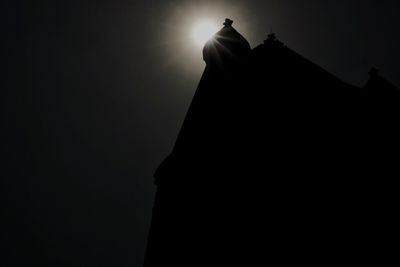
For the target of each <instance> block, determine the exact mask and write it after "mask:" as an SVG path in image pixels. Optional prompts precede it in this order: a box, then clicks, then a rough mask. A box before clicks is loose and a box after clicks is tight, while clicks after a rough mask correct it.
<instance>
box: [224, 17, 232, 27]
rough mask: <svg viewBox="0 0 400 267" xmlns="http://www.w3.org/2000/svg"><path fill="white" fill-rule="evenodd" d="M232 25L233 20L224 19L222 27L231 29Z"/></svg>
mask: <svg viewBox="0 0 400 267" xmlns="http://www.w3.org/2000/svg"><path fill="white" fill-rule="evenodd" d="M232 24H233V20H231V19H228V18H226V19H225V22H224V23H223V25H224V26H225V27H232Z"/></svg>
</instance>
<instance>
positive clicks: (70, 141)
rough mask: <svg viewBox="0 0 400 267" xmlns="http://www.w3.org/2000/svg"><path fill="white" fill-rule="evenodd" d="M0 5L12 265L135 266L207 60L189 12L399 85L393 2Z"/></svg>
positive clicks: (342, 73)
mask: <svg viewBox="0 0 400 267" xmlns="http://www.w3.org/2000/svg"><path fill="white" fill-rule="evenodd" d="M1 5H2V6H4V7H5V8H1V10H2V11H3V12H4V13H5V14H4V15H3V16H2V17H3V19H5V22H4V23H2V25H1V27H2V29H3V30H2V45H3V47H4V48H3V49H2V51H1V55H2V58H3V59H5V60H4V61H3V62H6V63H7V72H6V75H5V79H3V81H2V83H3V84H4V85H3V86H2V94H3V96H5V97H2V112H3V113H2V118H3V120H4V125H6V126H5V129H6V130H5V131H3V135H4V136H2V140H3V141H2V142H3V145H5V144H6V143H10V144H14V143H15V144H18V146H17V148H16V149H15V150H13V151H14V152H15V154H16V155H18V156H15V157H9V161H6V162H7V164H8V165H9V166H8V169H10V168H11V167H10V166H13V164H14V165H16V166H17V167H16V169H15V172H13V174H12V175H11V174H10V172H9V173H7V175H6V179H5V182H4V183H5V185H6V186H5V187H4V188H5V190H6V194H5V196H6V202H5V203H7V210H8V212H9V215H10V216H11V215H12V216H11V217H12V218H11V217H10V218H11V219H10V220H9V225H7V227H11V226H10V225H17V226H18V227H17V226H15V229H13V228H12V230H11V231H9V232H10V234H9V239H10V240H11V239H12V240H14V241H12V242H11V241H10V240H8V241H10V242H11V243H9V244H8V245H7V246H8V247H10V255H11V256H12V257H14V262H15V264H16V266H17V265H18V264H17V263H27V262H34V261H42V262H43V264H42V266H46V265H48V266H54V262H57V263H59V264H60V265H59V266H64V265H65V266H69V265H70V264H69V263H71V262H72V263H76V262H79V263H82V266H103V265H104V266H106V265H107V266H140V264H141V262H142V257H143V253H144V248H145V242H146V235H147V231H148V227H149V222H150V216H151V207H152V202H153V197H154V191H155V187H154V185H153V184H152V181H153V178H152V174H153V172H154V170H155V168H156V167H157V165H158V164H159V163H160V162H161V161H162V159H163V158H165V157H166V156H167V155H168V153H169V152H170V151H171V149H172V147H173V144H174V141H175V138H176V136H177V133H178V131H179V128H180V125H181V124H182V121H183V118H184V116H185V112H186V110H187V108H188V105H189V104H190V100H191V98H192V96H193V94H194V91H195V89H196V86H197V83H198V81H199V79H200V76H201V73H202V70H203V68H204V66H205V65H204V63H203V61H202V54H201V48H199V47H196V46H195V45H194V44H193V42H192V40H191V37H190V34H189V33H190V30H191V28H192V27H193V24H194V23H195V22H196V20H198V19H199V18H202V17H205V16H207V17H210V18H212V19H214V20H216V21H217V22H218V23H221V24H222V22H223V21H224V19H225V18H226V17H230V18H231V19H233V20H234V24H233V26H234V27H235V28H236V29H238V31H240V32H241V33H242V34H243V35H244V36H245V37H246V38H247V39H248V41H249V42H250V44H251V45H252V47H255V46H257V45H258V44H260V43H261V42H262V41H263V40H264V39H265V38H266V36H267V35H268V33H270V31H271V30H272V31H273V32H275V33H276V34H277V36H278V38H279V39H280V40H281V41H283V42H284V43H285V44H286V45H287V46H289V47H290V48H292V49H293V50H295V51H297V52H299V53H300V54H302V55H303V56H305V57H307V58H309V59H310V60H312V61H314V62H315V63H317V64H319V65H320V66H322V67H324V68H326V69H327V70H328V71H330V72H332V73H333V74H335V75H337V76H338V77H340V78H341V79H343V80H344V81H346V82H348V83H351V84H353V85H357V86H362V85H363V84H364V83H365V82H366V80H367V79H368V74H367V73H368V71H369V69H370V68H371V67H372V66H376V67H378V68H379V69H380V70H381V74H382V75H383V76H384V77H386V78H387V79H388V80H389V81H391V82H393V83H394V84H396V85H397V86H400V75H399V71H398V70H399V67H400V49H399V47H400V35H399V25H400V16H398V14H399V11H400V8H399V6H400V4H399V1H396V0H393V1H390V0H379V1H378V0H364V1H352V0H347V1H338V0H335V1H333V0H326V1H316V0H308V1H294V0H292V1H282V0H281V1H277V0H271V1H250V0H247V1H217V0H214V1H151V0H148V1H100V0H97V1H84V0H80V1H74V0H68V1H67V0H65V1H61V0H60V1H50V0H49V1H25V2H24V1H5V2H3V3H2V4H1ZM3 88H4V89H3ZM4 115H5V116H4ZM7 138H8V139H10V140H11V141H9V140H8V139H7ZM10 147H11V145H10ZM5 151H7V150H5ZM10 151H11V150H10ZM10 151H7V152H8V153H10ZM14 152H12V153H14ZM12 153H11V154H12ZM21 158H22V159H21ZM17 228H18V230H16V229H17ZM11 236H12V238H11ZM13 242H14V243H15V244H14V243H13ZM24 242H26V244H27V245H21V244H24ZM28 248H29V249H28ZM21 254H26V256H25V257H24V259H22V258H21V257H20V256H21ZM18 255H19V256H18ZM74 266H77V265H74Z"/></svg>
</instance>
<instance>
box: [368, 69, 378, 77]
mask: <svg viewBox="0 0 400 267" xmlns="http://www.w3.org/2000/svg"><path fill="white" fill-rule="evenodd" d="M368 74H369V75H370V76H372V77H376V76H378V75H379V69H377V68H375V67H372V68H371V70H370V71H369V72H368Z"/></svg>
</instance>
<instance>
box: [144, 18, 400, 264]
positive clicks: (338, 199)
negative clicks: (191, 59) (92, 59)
mask: <svg viewBox="0 0 400 267" xmlns="http://www.w3.org/2000/svg"><path fill="white" fill-rule="evenodd" d="M203 58H204V60H205V62H206V63H207V64H206V68H205V70H204V73H203V76H202V77H201V80H200V83H199V85H198V88H197V91H196V94H195V96H194V98H193V101H192V103H191V106H190V108H189V110H188V113H187V115H186V118H185V121H184V123H183V125H182V129H181V131H180V133H179V136H178V138H177V141H176V144H175V147H174V149H173V151H172V152H171V154H170V155H169V156H168V157H167V158H166V159H165V160H164V161H163V162H162V164H161V165H160V166H159V168H158V169H157V171H156V173H155V182H156V185H157V193H156V199H155V203H154V208H153V218H152V224H151V230H150V233H149V238H148V247H147V253H146V256H145V264H144V265H145V266H210V265H216V266H231V265H233V264H234V265H238V266H258V265H260V264H261V266H263V265H265V264H268V263H270V264H274V265H276V264H278V263H279V264H282V265H283V264H285V263H306V264H319V265H320V264H326V263H341V264H343V263H360V262H361V261H366V262H369V263H372V262H377V263H378V262H379V263H380V264H382V262H384V261H385V260H386V259H387V257H385V253H389V251H390V250H393V248H391V247H390V246H389V245H388V244H389V243H386V238H387V237H390V236H391V235H392V234H393V233H392V232H391V231H392V229H393V228H392V227H391V226H393V224H394V217H395V216H394V211H395V209H394V207H395V205H394V204H393V203H395V196H396V194H395V192H394V187H393V185H394V183H395V182H396V180H397V177H396V174H398V171H397V170H396V169H397V168H396V166H397V162H396V161H397V160H396V159H397V157H393V156H392V155H393V153H395V154H398V137H399V135H398V134H399V131H398V130H397V123H398V119H399V110H398V109H399V105H398V101H399V98H398V96H399V94H398V89H397V88H396V87H395V86H393V85H392V84H390V83H389V82H387V81H386V80H384V78H382V77H381V76H379V74H378V73H377V70H375V69H373V70H372V71H371V73H370V75H371V78H370V80H369V81H368V83H367V84H366V86H365V87H363V88H359V87H356V86H352V85H349V84H347V83H345V82H343V81H342V80H340V79H339V78H337V77H335V76H334V75H332V74H330V73H329V72H327V71H325V70H324V69H322V68H321V67H319V66H317V65H316V64H314V63H312V62H310V61H309V60H307V59H306V58H304V57H302V56H301V55H299V54H297V53H296V52H294V51H293V50H291V49H289V48H288V47H286V46H285V45H284V44H283V43H282V42H280V41H279V40H277V38H276V37H275V35H274V34H270V35H269V36H268V38H267V40H265V42H264V43H263V44H261V45H259V46H257V47H255V48H254V49H251V48H250V45H249V44H248V42H247V41H246V39H245V38H244V37H243V36H242V35H240V34H239V33H238V32H237V31H236V30H235V29H234V28H233V27H232V21H231V20H229V19H227V20H226V21H225V23H224V27H223V28H222V29H221V30H220V31H219V32H218V33H217V34H216V35H215V36H214V37H213V38H212V39H211V40H209V41H208V42H207V44H206V45H205V47H204V50H203Z"/></svg>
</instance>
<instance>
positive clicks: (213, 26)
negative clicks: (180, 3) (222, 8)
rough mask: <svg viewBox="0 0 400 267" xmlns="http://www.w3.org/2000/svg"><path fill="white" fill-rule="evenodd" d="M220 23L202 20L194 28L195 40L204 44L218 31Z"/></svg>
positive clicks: (199, 43)
mask: <svg viewBox="0 0 400 267" xmlns="http://www.w3.org/2000/svg"><path fill="white" fill-rule="evenodd" d="M218 30H219V27H218V24H217V23H215V22H213V21H211V20H201V21H199V22H197V23H196V24H195V25H194V26H193V28H192V36H193V41H194V43H195V44H196V45H198V46H203V45H204V44H205V43H206V42H207V41H208V40H209V39H210V38H211V37H212V36H213V35H214V34H215V33H216V32H217V31H218Z"/></svg>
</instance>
